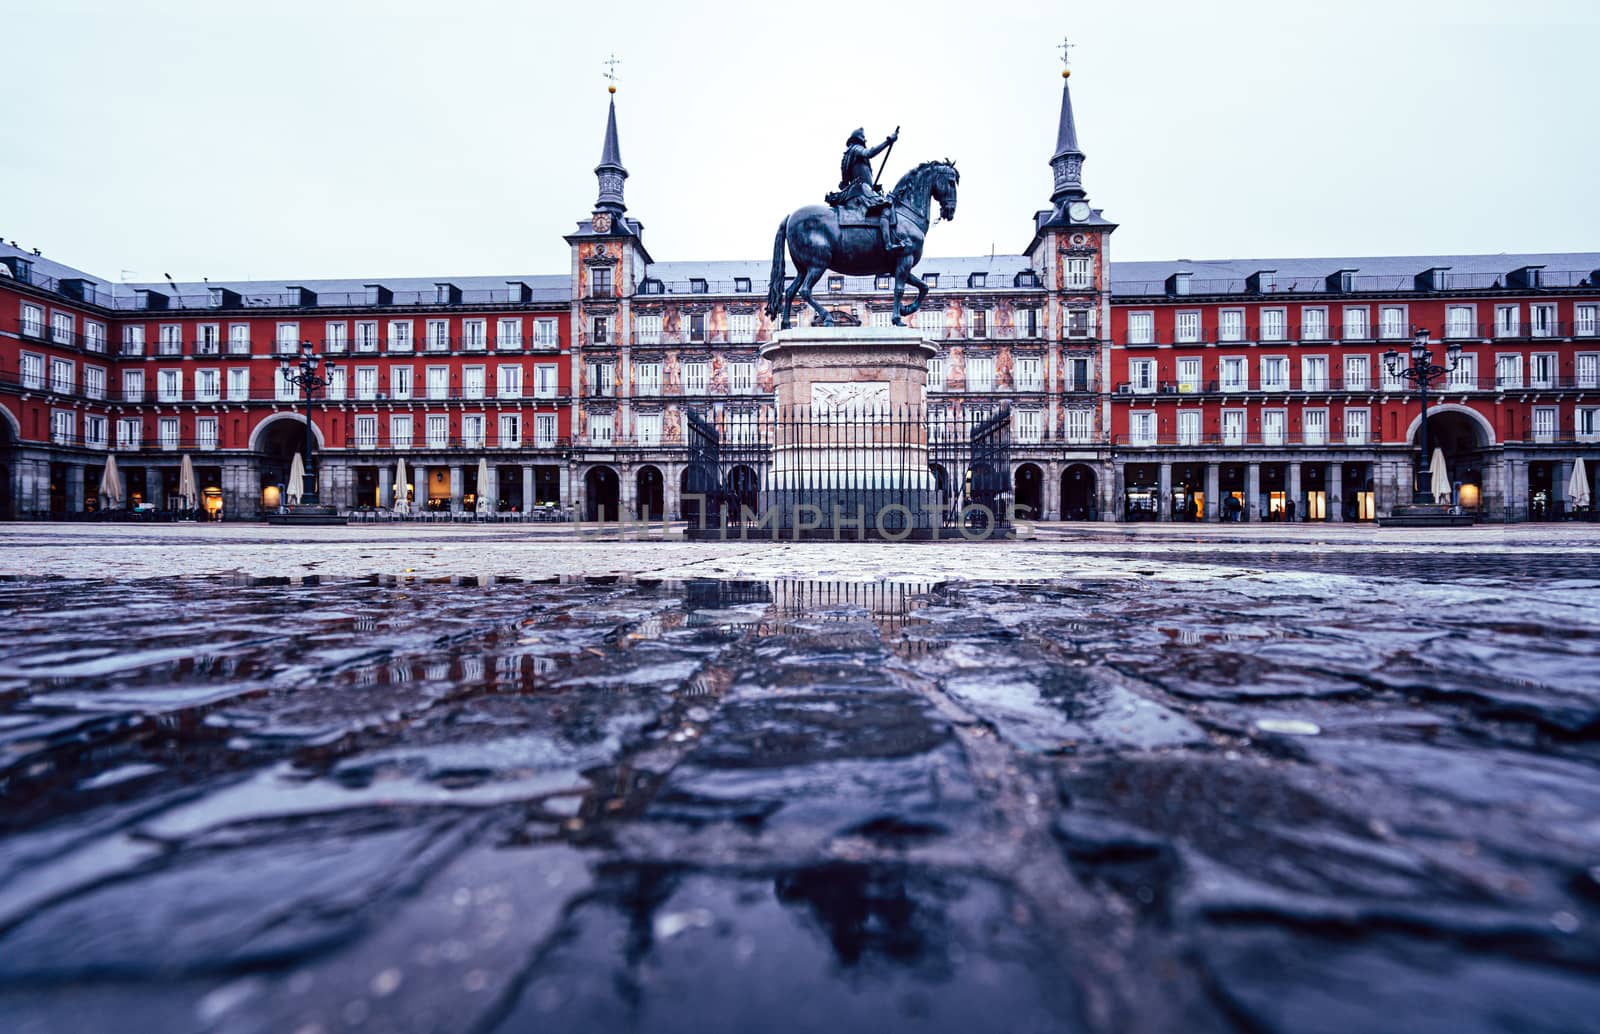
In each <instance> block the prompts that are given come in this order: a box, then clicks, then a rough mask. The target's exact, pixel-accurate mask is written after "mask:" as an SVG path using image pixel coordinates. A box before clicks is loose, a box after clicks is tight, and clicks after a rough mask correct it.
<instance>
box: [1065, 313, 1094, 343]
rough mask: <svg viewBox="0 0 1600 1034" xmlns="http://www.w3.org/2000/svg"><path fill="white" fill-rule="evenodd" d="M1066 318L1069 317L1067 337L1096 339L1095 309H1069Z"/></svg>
mask: <svg viewBox="0 0 1600 1034" xmlns="http://www.w3.org/2000/svg"><path fill="white" fill-rule="evenodd" d="M1066 316H1067V326H1066V335H1067V337H1094V328H1095V322H1094V320H1095V310H1094V309H1085V308H1077V309H1068V310H1067V313H1066Z"/></svg>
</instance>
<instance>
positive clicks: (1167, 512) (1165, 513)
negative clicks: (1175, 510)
mask: <svg viewBox="0 0 1600 1034" xmlns="http://www.w3.org/2000/svg"><path fill="white" fill-rule="evenodd" d="M1158 483H1159V484H1160V486H1161V487H1160V490H1159V492H1160V498H1159V499H1158V500H1157V501H1156V520H1158V521H1170V520H1172V464H1170V463H1163V464H1161V467H1160V474H1159V475H1158Z"/></svg>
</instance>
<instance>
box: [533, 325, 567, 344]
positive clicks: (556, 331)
mask: <svg viewBox="0 0 1600 1034" xmlns="http://www.w3.org/2000/svg"><path fill="white" fill-rule="evenodd" d="M533 347H534V348H560V347H561V325H560V324H559V323H557V322H556V321H555V320H553V319H548V318H547V319H536V320H534V321H533Z"/></svg>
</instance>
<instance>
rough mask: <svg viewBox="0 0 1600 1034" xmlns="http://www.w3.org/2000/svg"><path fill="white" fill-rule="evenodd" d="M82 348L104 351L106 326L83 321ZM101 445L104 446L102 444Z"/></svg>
mask: <svg viewBox="0 0 1600 1034" xmlns="http://www.w3.org/2000/svg"><path fill="white" fill-rule="evenodd" d="M83 347H84V348H87V349H88V350H89V351H91V352H104V351H105V350H106V325H105V324H104V323H96V322H94V321H93V320H84V321H83ZM101 444H105V443H104V442H102V443H101Z"/></svg>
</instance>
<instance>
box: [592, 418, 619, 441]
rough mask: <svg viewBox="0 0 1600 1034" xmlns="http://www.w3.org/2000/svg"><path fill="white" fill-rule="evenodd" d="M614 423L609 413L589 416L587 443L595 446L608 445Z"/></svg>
mask: <svg viewBox="0 0 1600 1034" xmlns="http://www.w3.org/2000/svg"><path fill="white" fill-rule="evenodd" d="M614 429H615V422H614V421H613V419H612V416H611V414H610V413H590V414H589V441H590V442H591V443H593V444H595V445H608V444H610V442H611V438H612V432H613V431H614Z"/></svg>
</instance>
